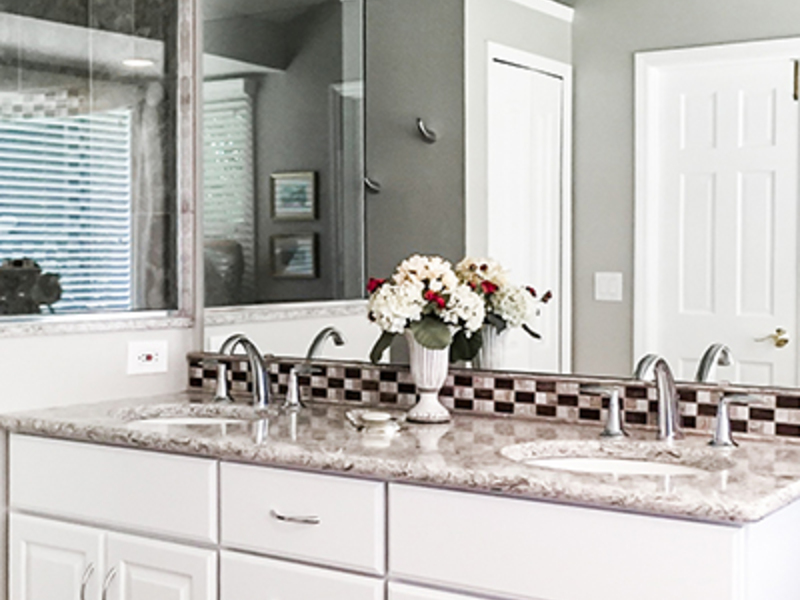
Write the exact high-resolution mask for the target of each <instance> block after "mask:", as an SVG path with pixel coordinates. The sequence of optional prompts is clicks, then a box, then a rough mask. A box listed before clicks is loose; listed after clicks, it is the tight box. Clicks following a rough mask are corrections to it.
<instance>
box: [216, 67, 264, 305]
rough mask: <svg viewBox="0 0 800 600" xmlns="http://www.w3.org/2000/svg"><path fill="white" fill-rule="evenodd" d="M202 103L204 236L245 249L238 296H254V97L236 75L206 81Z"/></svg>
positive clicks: (249, 297) (248, 297)
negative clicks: (233, 242)
mask: <svg viewBox="0 0 800 600" xmlns="http://www.w3.org/2000/svg"><path fill="white" fill-rule="evenodd" d="M204 89H205V94H206V98H205V101H204V108H203V146H204V148H203V180H204V186H205V199H204V204H203V227H204V236H205V238H206V239H210V240H233V241H235V242H237V243H238V244H239V245H240V246H241V248H242V251H243V254H244V262H245V264H244V274H243V278H242V296H243V298H246V299H251V298H253V297H254V296H255V259H256V257H255V253H256V248H255V171H254V150H253V142H254V140H253V100H252V96H251V94H250V93H249V92H248V86H247V85H246V82H245V81H244V80H241V79H236V80H226V81H220V82H211V83H206V84H205V86H204Z"/></svg>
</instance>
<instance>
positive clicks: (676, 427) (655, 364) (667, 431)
mask: <svg viewBox="0 0 800 600" xmlns="http://www.w3.org/2000/svg"><path fill="white" fill-rule="evenodd" d="M650 373H652V374H653V376H654V378H655V382H656V393H657V395H658V439H659V440H665V441H668V442H671V441H674V440H677V439H680V438H682V437H683V433H682V432H681V426H680V415H679V414H678V390H677V388H676V387H675V378H674V377H673V375H672V369H670V368H669V364H667V361H666V360H664V358H662V357H661V356H658V355H657V354H647V355H645V356H643V357H642V359H641V360H640V361H639V363H638V364H637V365H636V369H635V370H634V373H633V375H634V377H636V379H641V380H643V381H644V380H645V378H646V377H648V375H649V374H650Z"/></svg>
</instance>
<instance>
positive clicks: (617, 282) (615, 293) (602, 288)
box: [594, 271, 622, 302]
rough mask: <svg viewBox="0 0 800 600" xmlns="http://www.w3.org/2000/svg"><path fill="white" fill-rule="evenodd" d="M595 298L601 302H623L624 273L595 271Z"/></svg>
mask: <svg viewBox="0 0 800 600" xmlns="http://www.w3.org/2000/svg"><path fill="white" fill-rule="evenodd" d="M594 299H595V300H598V301H600V302H622V273H618V272H612V271H608V272H597V273H595V274H594Z"/></svg>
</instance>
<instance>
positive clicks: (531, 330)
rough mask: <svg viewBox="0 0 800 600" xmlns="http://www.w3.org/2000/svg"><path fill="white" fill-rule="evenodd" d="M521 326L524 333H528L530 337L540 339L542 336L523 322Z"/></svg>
mask: <svg viewBox="0 0 800 600" xmlns="http://www.w3.org/2000/svg"><path fill="white" fill-rule="evenodd" d="M522 328H523V329H524V330H525V333H527V334H528V335H529V336H531V337H532V338H536V339H537V340H540V339H542V336H541V335H539V334H538V333H536V332H535V331H534V330H533V329H531V328H530V327H528V325H527V324H525V323H523V324H522Z"/></svg>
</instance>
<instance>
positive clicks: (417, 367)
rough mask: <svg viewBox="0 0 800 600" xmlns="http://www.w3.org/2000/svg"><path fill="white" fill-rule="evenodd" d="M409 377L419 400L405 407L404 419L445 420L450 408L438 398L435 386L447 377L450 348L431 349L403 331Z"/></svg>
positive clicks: (424, 421)
mask: <svg viewBox="0 0 800 600" xmlns="http://www.w3.org/2000/svg"><path fill="white" fill-rule="evenodd" d="M406 340H407V341H408V353H409V358H410V360H411V377H412V378H413V379H414V383H415V384H416V386H417V394H418V395H419V401H418V402H417V404H416V405H415V406H414V408H412V409H411V410H409V411H408V413H407V415H406V419H407V420H408V421H411V422H413V423H447V422H448V421H449V420H450V412H449V411H448V410H447V409H446V408H445V407H444V406H442V404H441V402H439V390H440V389H441V388H442V386H443V385H444V382H445V380H446V379H447V369H448V367H449V359H450V349H449V348H444V349H442V350H431V349H430V348H426V347H425V346H423V345H422V344H420V343H419V342H417V340H415V339H414V335H413V334H412V333H411V332H410V331H406Z"/></svg>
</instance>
